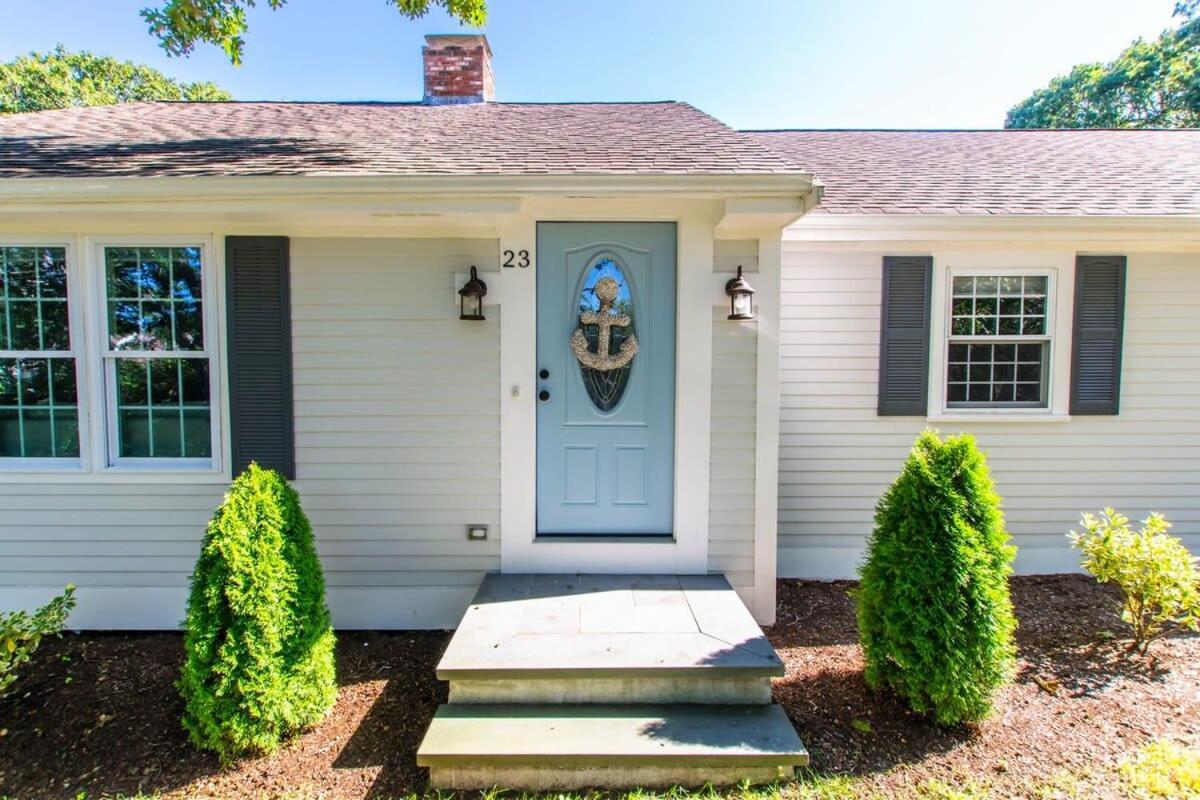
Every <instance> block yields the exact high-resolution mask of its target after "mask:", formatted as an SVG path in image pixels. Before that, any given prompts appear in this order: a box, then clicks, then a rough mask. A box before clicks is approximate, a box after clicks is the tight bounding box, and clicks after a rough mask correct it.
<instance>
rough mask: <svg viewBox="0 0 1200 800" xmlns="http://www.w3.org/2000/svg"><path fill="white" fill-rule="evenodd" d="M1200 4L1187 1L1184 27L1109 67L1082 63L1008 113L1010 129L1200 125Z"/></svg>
mask: <svg viewBox="0 0 1200 800" xmlns="http://www.w3.org/2000/svg"><path fill="white" fill-rule="evenodd" d="M1198 12H1200V0H1181V2H1178V3H1177V4H1176V6H1175V15H1176V16H1178V17H1181V18H1182V20H1183V21H1182V24H1181V25H1180V26H1179V27H1178V28H1176V29H1174V30H1167V31H1163V33H1162V35H1161V36H1159V37H1158V39H1156V40H1154V41H1150V42H1147V41H1145V40H1142V39H1138V40H1137V41H1135V42H1134V43H1133V44H1131V45H1130V46H1129V47H1127V48H1125V50H1124V51H1123V52H1122V53H1121V54H1120V55H1119V56H1117V57H1116V58H1115V59H1113V60H1112V61H1109V62H1107V63H1093V64H1079V65H1077V66H1076V67H1074V68H1073V69H1072V70H1071V71H1070V72H1069V73H1067V74H1066V75H1060V76H1059V77H1057V78H1055V79H1054V80H1052V81H1050V84H1049V85H1048V86H1047V87H1046V88H1044V89H1038V90H1037V91H1035V92H1034V93H1033V94H1031V95H1030V96H1029V97H1027V98H1025V99H1024V100H1022V101H1021V102H1020V103H1018V104H1017V105H1015V106H1013V108H1012V109H1011V110H1010V111H1009V112H1008V116H1007V118H1006V119H1005V121H1004V127H1006V128H1194V127H1197V126H1200V17H1198V16H1197V15H1198Z"/></svg>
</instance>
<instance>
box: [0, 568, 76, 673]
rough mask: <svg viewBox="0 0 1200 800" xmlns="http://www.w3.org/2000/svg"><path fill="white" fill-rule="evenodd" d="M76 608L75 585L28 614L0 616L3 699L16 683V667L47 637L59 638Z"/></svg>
mask: <svg viewBox="0 0 1200 800" xmlns="http://www.w3.org/2000/svg"><path fill="white" fill-rule="evenodd" d="M73 608H75V584H73V583H68V584H67V588H66V591H64V592H63V593H62V594H60V595H59V596H58V597H55V598H54V599H53V600H51V601H50V602H49V603H46V605H44V606H42V607H41V608H39V609H38V610H37V611H35V612H33V613H32V614H29V613H27V612H25V611H10V612H8V613H0V695H3V694H4V692H5V691H6V690H7V689H8V687H9V686H11V685H12V683H13V681H15V680H16V679H17V667H19V666H21V665H22V664H25V663H26V662H27V661H29V659H30V658H31V657H32V656H33V653H34V651H35V650H37V649H38V645H40V644H41V643H42V639H43V638H45V637H46V636H57V635H58V634H59V633H60V632H61V631H62V628H63V625H65V624H66V623H67V617H68V616H70V615H71V610H72V609H73Z"/></svg>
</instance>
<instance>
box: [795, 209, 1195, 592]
mask: <svg viewBox="0 0 1200 800" xmlns="http://www.w3.org/2000/svg"><path fill="white" fill-rule="evenodd" d="M929 225H931V226H932V225H934V223H929ZM1067 231H1068V232H1066V233H1064V232H1063V231H1059V232H1057V233H1052V234H1048V233H1045V232H1038V231H1035V230H1033V229H1032V226H1031V228H1030V229H1028V230H1025V231H1021V230H1019V229H1014V228H1011V227H1010V228H1006V229H1005V230H1004V231H988V230H976V231H974V232H972V233H954V232H953V231H950V230H944V231H940V232H937V233H936V234H935V235H936V237H937V238H933V237H930V238H931V240H925V241H921V240H919V239H915V238H903V239H902V238H900V236H901V235H903V234H898V233H897V232H895V231H892V232H890V233H888V232H880V233H875V234H872V233H870V232H867V231H863V230H860V231H854V232H848V231H847V232H834V231H827V230H824V229H821V228H819V227H816V226H814V227H806V221H803V220H802V221H801V222H799V223H797V224H796V225H794V226H793V227H792V228H790V229H789V230H788V231H787V232H785V236H784V241H783V293H782V303H783V311H782V317H783V319H782V330H781V372H780V379H781V383H782V390H781V405H782V410H781V416H780V427H781V430H780V472H779V495H780V498H779V574H780V576H781V577H809V578H849V577H853V576H854V575H855V570H856V566H857V564H858V562H859V561H860V559H861V556H862V553H863V551H864V547H865V543H866V539H867V536H868V534H869V533H870V531H871V527H872V513H873V508H874V505H875V503H876V501H877V500H878V499H879V497H880V495H881V494H882V492H883V491H884V489H885V488H886V487H887V486H888V484H889V483H890V482H891V481H892V480H893V479H894V478H895V476H896V474H897V472H898V471H899V469H900V466H901V464H902V462H903V460H904V458H905V456H906V454H907V452H908V449H909V447H910V446H911V443H912V441H913V439H914V437H915V436H916V435H917V433H919V432H920V431H921V429H922V428H924V427H925V426H927V425H932V426H934V427H937V428H939V429H940V430H941V431H942V432H943V433H956V432H959V431H969V432H971V433H973V434H975V436H976V437H977V439H978V440H979V443H980V445H981V446H982V448H983V449H984V450H985V451H986V452H987V455H988V457H989V463H990V465H991V468H992V472H993V475H994V477H995V480H996V483H997V486H998V489H999V492H1000V494H1001V495H1002V496H1003V497H1004V510H1005V513H1006V517H1007V521H1008V526H1009V530H1010V531H1011V533H1012V535H1013V540H1014V543H1015V544H1016V545H1017V546H1018V548H1019V550H1018V556H1017V562H1016V567H1017V570H1018V571H1019V572H1023V573H1037V572H1061V571H1071V570H1075V569H1077V568H1078V555H1077V553H1074V552H1072V550H1071V549H1070V547H1069V545H1068V542H1067V540H1066V538H1065V534H1066V532H1067V531H1069V530H1070V529H1071V528H1072V527H1075V526H1077V521H1078V519H1079V516H1080V513H1081V512H1083V511H1096V510H1098V509H1100V508H1102V507H1104V506H1106V505H1111V506H1114V507H1116V508H1118V509H1120V510H1121V511H1123V512H1124V513H1126V514H1127V515H1128V516H1130V517H1131V518H1135V519H1141V518H1143V517H1145V516H1146V515H1147V514H1148V513H1149V512H1150V511H1161V512H1163V513H1164V514H1166V515H1167V517H1168V518H1169V519H1170V520H1171V521H1172V522H1173V523H1174V525H1175V528H1174V533H1176V534H1178V535H1180V536H1182V538H1183V540H1184V541H1185V542H1186V543H1187V544H1188V545H1189V546H1190V547H1191V548H1192V549H1193V550H1194V551H1197V552H1200V315H1198V314H1197V308H1200V252H1198V251H1197V247H1196V240H1197V238H1198V236H1197V234H1198V233H1200V225H1197V226H1196V228H1195V229H1194V230H1193V231H1192V233H1191V234H1190V235H1187V236H1184V237H1180V236H1178V235H1174V236H1172V237H1161V238H1159V237H1156V238H1155V239H1154V240H1152V241H1151V240H1147V239H1146V238H1145V237H1144V236H1141V235H1137V234H1123V233H1120V232H1116V231H1110V232H1107V233H1105V234H1103V235H1097V236H1089V237H1087V238H1077V239H1071V238H1067V237H1068V235H1069V229H1067ZM927 234H928V228H926V233H925V234H922V235H927ZM889 237H890V238H891V239H893V240H891V241H889ZM838 239H840V241H838ZM869 239H876V240H877V241H869V243H864V242H867V240H869ZM856 240H857V241H856ZM1172 240H1174V243H1172ZM1031 250H1037V251H1047V250H1050V251H1053V252H1056V253H1062V254H1065V258H1064V260H1065V261H1066V264H1064V265H1062V266H1063V267H1064V268H1066V269H1067V270H1068V274H1065V275H1061V276H1060V290H1062V291H1069V290H1070V289H1071V287H1072V286H1073V284H1072V281H1073V276H1072V275H1071V274H1069V270H1073V258H1072V257H1073V254H1075V253H1084V254H1087V253H1097V254H1118V255H1121V254H1123V255H1127V256H1128V278H1127V292H1126V312H1125V334H1124V361H1123V368H1122V376H1121V377H1122V382H1121V406H1120V414H1119V415H1118V416H1090V417H1089V416H1076V417H1074V418H1063V417H1061V416H1059V417H1058V418H1056V419H1053V420H1050V421H1042V420H1034V419H1012V418H1001V417H991V418H987V419H978V420H976V419H971V418H964V417H962V416H961V415H958V416H953V415H949V414H946V415H939V414H936V413H935V414H933V415H932V416H931V417H930V418H928V419H927V418H924V417H922V418H915V417H881V416H878V415H877V414H876V400H877V382H878V369H879V324H880V299H881V298H880V294H881V260H882V258H883V256H884V255H907V254H926V255H932V256H933V257H934V273H935V275H938V274H939V270H944V269H945V267H946V264H947V262H948V261H949V260H954V259H955V258H956V256H952V255H950V253H952V252H953V253H961V252H967V253H970V254H971V256H970V258H971V260H972V261H973V262H976V263H995V264H1004V263H1008V262H1011V263H1017V262H1020V261H1021V260H1022V258H1024V256H1026V255H1027V254H1028V253H1029V251H1031ZM938 283H939V282H938V281H937V280H935V293H934V297H933V301H932V302H933V304H934V307H935V309H936V308H937V305H938V304H939V303H940V302H942V300H943V298H940V297H939V296H938V293H937V286H938ZM1068 308H1069V305H1068ZM938 318H939V315H938V314H936V313H935V314H934V320H935V322H934V325H935V331H936V326H937V324H938V323H937V320H938ZM1060 339H1061V337H1060ZM1068 339H1069V326H1068ZM940 346H941V345H940V344H938V339H937V337H936V336H935V337H934V345H933V348H934V351H933V352H932V353H931V356H932V357H931V364H932V365H933V366H932V368H931V388H938V387H937V386H936V385H935V384H936V382H938V381H940V380H941V377H940V376H941V372H940V367H939V366H938V365H939V364H940V363H941V358H940V353H939V352H938V350H937V349H938V348H939V347H940ZM1056 348H1057V350H1056V352H1058V353H1059V354H1060V359H1061V358H1065V357H1067V356H1069V353H1070V348H1069V340H1068V341H1059V342H1058V343H1057V344H1056ZM1058 366H1059V368H1058V369H1056V370H1055V372H1056V375H1055V380H1057V381H1059V382H1060V385H1059V386H1057V387H1054V390H1055V391H1057V390H1059V389H1065V388H1066V387H1065V386H1061V381H1062V380H1064V375H1069V372H1068V373H1063V372H1062V370H1061V367H1062V366H1063V364H1062V363H1061V362H1060V364H1059V365H1058ZM934 394H936V393H934ZM935 399H936V398H935Z"/></svg>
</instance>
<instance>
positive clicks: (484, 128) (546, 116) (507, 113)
mask: <svg viewBox="0 0 1200 800" xmlns="http://www.w3.org/2000/svg"><path fill="white" fill-rule="evenodd" d="M793 171H794V170H791V169H789V168H788V166H787V165H786V164H785V163H784V161H783V159H781V158H780V157H779V156H777V155H775V154H774V153H772V152H771V151H770V150H768V149H767V148H765V147H763V146H762V145H760V144H759V143H758V142H757V141H755V140H754V139H753V138H752V137H749V136H745V135H743V134H741V133H738V132H737V131H735V130H733V129H731V128H729V127H728V126H726V125H725V124H723V123H721V122H719V121H718V120H716V119H714V118H713V117H710V116H709V115H707V114H705V113H703V112H701V111H699V110H697V109H696V108H694V107H692V106H690V105H687V104H686V103H674V102H663V103H611V104H610V103H570V104H536V103H475V104H468V105H442V106H434V105H424V104H420V103H258V102H230V103H130V104H126V105H117V106H103V107H94V108H72V109H63V110H59V111H43V112H38V113H33V114H14V115H10V116H0V178H49V177H99V176H103V177H111V176H143V177H150V176H154V177H165V176H192V175H238V176H244V175H414V176H415V175H488V174H495V175H550V174H569V175H570V174H575V175H584V174H588V175H625V174H629V175H635V174H657V175H675V174H690V173H696V174H763V173H788V172H793Z"/></svg>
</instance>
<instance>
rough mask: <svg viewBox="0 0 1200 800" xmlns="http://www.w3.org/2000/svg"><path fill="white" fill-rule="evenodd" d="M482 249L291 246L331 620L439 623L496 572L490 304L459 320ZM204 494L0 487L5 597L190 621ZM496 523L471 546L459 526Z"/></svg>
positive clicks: (0, 568) (345, 243) (306, 434)
mask: <svg viewBox="0 0 1200 800" xmlns="http://www.w3.org/2000/svg"><path fill="white" fill-rule="evenodd" d="M497 248H498V243H497V242H496V241H495V240H489V239H473V240H472V239H465V240H444V239H348V238H347V239H304V238H300V239H293V240H292V242H291V259H292V329H293V350H294V369H295V398H296V461H297V465H296V469H297V479H296V481H295V485H296V488H297V489H298V490H299V492H300V496H301V501H302V502H303V504H304V509H305V511H306V512H307V514H308V516H309V519H310V520H311V521H312V523H313V529H314V532H315V534H316V539H317V549H318V551H319V552H320V554H321V559H322V563H323V565H324V568H325V578H326V583H327V585H328V589H329V603H330V607H331V609H332V610H333V615H334V621H335V624H337V625H338V626H339V627H351V628H353V627H372V628H380V627H382V628H412V627H449V626H451V625H453V624H455V622H456V621H457V617H458V615H459V614H461V612H462V609H463V608H465V607H466V604H467V602H468V601H469V600H470V597H471V595H472V594H473V592H474V590H475V588H476V587H477V586H478V584H479V581H480V580H481V579H482V577H483V575H484V574H485V573H486V572H490V571H495V570H497V569H499V566H500V529H499V524H500V419H499V354H500V351H499V326H498V324H497V323H498V314H499V312H498V311H495V312H493V313H492V314H490V315H489V316H490V319H488V320H487V321H486V322H482V323H470V322H461V321H459V320H458V319H457V316H458V309H457V308H456V307H455V306H454V305H453V304H452V303H451V298H452V296H453V294H452V292H453V289H454V280H455V274H456V273H462V272H465V271H466V270H467V268H468V267H469V266H470V265H471V264H493V263H495V262H496V258H497ZM224 491H225V487H224V486H223V485H214V484H211V483H209V484H207V485H203V484H198V485H188V484H179V483H174V484H165V483H158V484H156V483H155V482H154V480H153V479H151V478H147V480H146V481H145V482H144V483H143V484H142V485H138V486H134V485H131V484H118V485H113V484H103V483H99V482H96V481H94V480H88V479H87V478H86V477H81V478H80V480H79V481H77V482H70V483H62V482H59V483H44V484H28V483H23V484H15V483H9V484H4V483H0V506H2V507H3V508H4V513H3V515H0V600H3V601H4V603H5V606H0V607H6V606H8V605H13V606H15V605H29V604H32V603H33V602H35V601H37V600H40V599H44V598H46V597H49V596H50V595H51V594H53V593H54V592H55V591H61V588H62V586H63V585H64V584H66V583H67V582H74V583H75V584H76V585H77V586H78V587H79V608H78V610H77V612H76V613H75V615H74V616H73V617H72V625H75V626H79V627H99V628H106V627H122V628H139V627H141V628H171V627H175V626H176V625H177V624H178V622H179V620H180V619H181V618H182V617H183V612H184V600H185V598H186V593H187V584H188V577H189V575H190V573H191V570H192V567H193V565H194V563H195V560H196V556H197V554H198V550H199V544H200V539H201V537H202V536H203V534H204V529H205V525H206V523H207V522H208V519H209V517H210V516H211V514H212V512H213V509H214V508H216V506H217V504H218V503H220V501H221V497H222V495H223V493H224ZM472 524H485V525H488V526H489V538H488V540H487V541H468V540H467V536H466V528H467V525H472Z"/></svg>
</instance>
